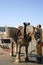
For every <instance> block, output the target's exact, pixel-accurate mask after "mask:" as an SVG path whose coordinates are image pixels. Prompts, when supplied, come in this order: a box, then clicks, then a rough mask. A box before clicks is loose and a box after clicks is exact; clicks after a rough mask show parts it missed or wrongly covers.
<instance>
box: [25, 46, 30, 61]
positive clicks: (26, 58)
mask: <svg viewBox="0 0 43 65" xmlns="http://www.w3.org/2000/svg"><path fill="white" fill-rule="evenodd" d="M25 48H26V49H25V51H26V57H25V61H26V62H28V61H29V58H28V46H26V47H25Z"/></svg>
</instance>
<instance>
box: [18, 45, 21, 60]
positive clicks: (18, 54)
mask: <svg viewBox="0 0 43 65" xmlns="http://www.w3.org/2000/svg"><path fill="white" fill-rule="evenodd" d="M20 53H21V45H19V51H18V58H19V60H20Z"/></svg>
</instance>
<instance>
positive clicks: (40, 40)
mask: <svg viewBox="0 0 43 65" xmlns="http://www.w3.org/2000/svg"><path fill="white" fill-rule="evenodd" d="M37 31H38V34H39V41H38V44H37V55H38V57H37V61H38V62H41V56H42V47H41V43H42V28H41V25H38V26H37Z"/></svg>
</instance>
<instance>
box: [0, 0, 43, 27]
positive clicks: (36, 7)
mask: <svg viewBox="0 0 43 65" xmlns="http://www.w3.org/2000/svg"><path fill="white" fill-rule="evenodd" d="M23 22H27V23H28V22H29V23H30V24H31V25H33V26H37V25H38V24H41V25H42V27H43V0H0V26H6V25H7V26H12V27H15V26H21V25H23Z"/></svg>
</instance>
